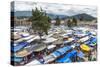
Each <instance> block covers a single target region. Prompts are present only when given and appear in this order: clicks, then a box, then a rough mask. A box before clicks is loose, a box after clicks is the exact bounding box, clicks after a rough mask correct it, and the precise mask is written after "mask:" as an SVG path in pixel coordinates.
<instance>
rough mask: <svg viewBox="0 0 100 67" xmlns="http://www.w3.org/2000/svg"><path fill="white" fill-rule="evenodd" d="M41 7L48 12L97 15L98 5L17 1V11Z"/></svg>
mask: <svg viewBox="0 0 100 67" xmlns="http://www.w3.org/2000/svg"><path fill="white" fill-rule="evenodd" d="M36 7H37V8H38V9H40V7H41V8H42V9H43V10H44V11H46V12H47V13H52V14H59V15H68V16H71V15H76V14H81V13H87V14H89V15H92V16H94V17H96V16H97V7H96V6H82V5H71V4H57V3H40V2H38V3H37V2H27V1H25V2H24V1H15V3H14V10H15V11H31V10H32V9H35V8H36Z"/></svg>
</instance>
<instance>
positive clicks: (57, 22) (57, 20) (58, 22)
mask: <svg viewBox="0 0 100 67" xmlns="http://www.w3.org/2000/svg"><path fill="white" fill-rule="evenodd" d="M60 21H61V20H60V18H59V17H58V16H57V18H56V23H55V25H56V26H59V25H60Z"/></svg>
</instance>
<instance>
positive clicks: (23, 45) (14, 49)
mask: <svg viewBox="0 0 100 67" xmlns="http://www.w3.org/2000/svg"><path fill="white" fill-rule="evenodd" d="M28 44H29V43H28V42H22V43H20V44H18V45H17V46H14V47H12V48H11V50H12V51H14V52H16V51H18V50H20V49H22V48H23V47H25V46H26V45H28Z"/></svg>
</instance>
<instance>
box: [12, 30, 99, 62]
mask: <svg viewBox="0 0 100 67" xmlns="http://www.w3.org/2000/svg"><path fill="white" fill-rule="evenodd" d="M69 31H70V32H69V33H68V32H67V33H66V34H63V35H62V36H63V38H65V39H66V38H67V40H65V41H63V43H62V44H68V43H71V45H65V46H63V47H60V48H58V49H56V50H55V51H53V52H51V53H50V54H49V55H47V56H44V57H43V62H40V63H37V64H41V63H43V64H46V63H50V62H53V61H54V62H55V63H70V62H74V61H75V60H76V57H79V58H84V56H85V54H84V51H86V52H89V51H90V50H91V47H94V46H96V45H97V38H96V36H95V33H92V32H90V31H87V32H83V31H77V30H76V32H74V33H73V34H74V35H75V36H73V34H72V30H69ZM52 35H53V34H50V35H48V36H44V37H42V38H45V39H46V40H45V41H43V43H42V44H36V43H31V42H33V41H34V40H36V39H39V36H35V35H30V34H29V33H25V32H20V33H17V32H14V34H13V37H14V41H12V43H11V51H12V59H11V61H14V62H19V63H21V61H25V60H27V59H28V57H27V56H29V55H31V56H32V57H34V54H33V52H39V51H42V50H43V49H45V48H48V49H51V48H53V47H57V46H55V45H50V46H49V47H47V45H46V44H47V43H51V42H54V41H57V40H58V39H55V38H52V37H51V36H52ZM73 41H75V42H73ZM72 42H73V43H72ZM76 42H77V43H76ZM44 43H45V44H44ZM55 43H57V42H55ZM58 43H60V41H59V42H58ZM76 46H78V47H79V48H80V49H81V50H80V51H77V50H76V49H74V48H75V47H76ZM35 61H36V60H35ZM39 61H40V60H39ZM39 61H38V62H39ZM22 64H23V63H22Z"/></svg>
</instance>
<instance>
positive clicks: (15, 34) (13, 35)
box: [11, 32, 22, 40]
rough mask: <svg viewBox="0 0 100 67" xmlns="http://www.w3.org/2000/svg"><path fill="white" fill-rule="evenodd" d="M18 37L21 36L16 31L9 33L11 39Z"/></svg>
mask: <svg viewBox="0 0 100 67" xmlns="http://www.w3.org/2000/svg"><path fill="white" fill-rule="evenodd" d="M20 38H22V37H21V36H20V35H18V33H17V32H13V33H12V34H11V39H14V40H17V39H20Z"/></svg>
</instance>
